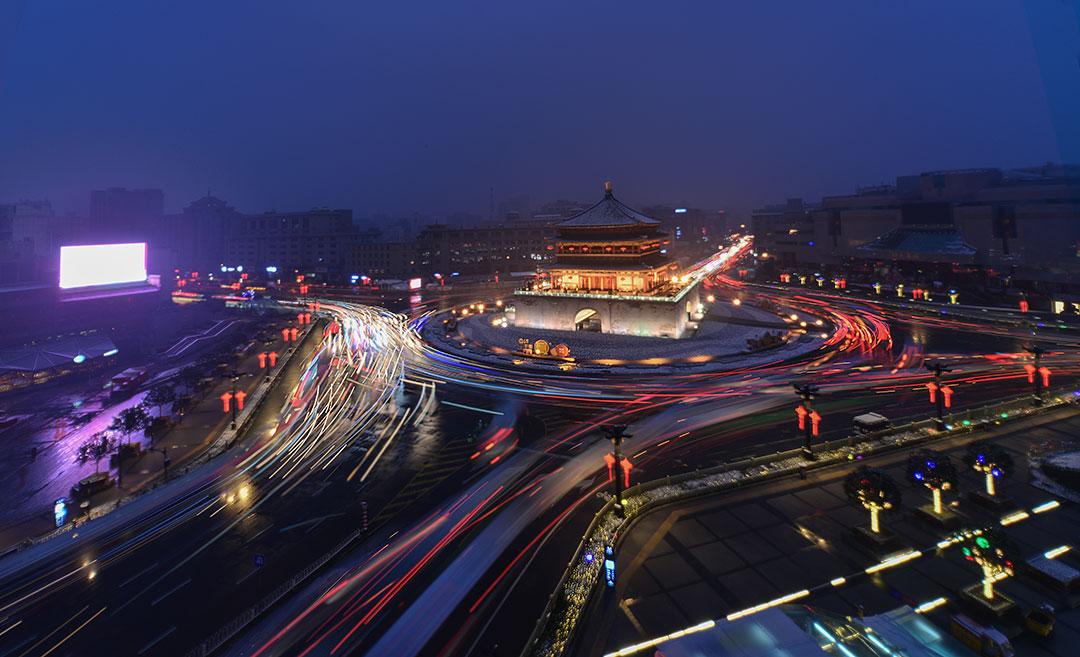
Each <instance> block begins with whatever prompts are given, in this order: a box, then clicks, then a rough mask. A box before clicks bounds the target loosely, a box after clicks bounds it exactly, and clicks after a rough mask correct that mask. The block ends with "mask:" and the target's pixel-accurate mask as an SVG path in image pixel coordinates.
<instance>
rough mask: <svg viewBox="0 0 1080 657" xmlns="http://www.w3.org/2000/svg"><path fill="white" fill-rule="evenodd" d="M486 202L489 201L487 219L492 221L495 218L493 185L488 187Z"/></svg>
mask: <svg viewBox="0 0 1080 657" xmlns="http://www.w3.org/2000/svg"><path fill="white" fill-rule="evenodd" d="M488 202H489V209H488V219H491V220H492V221H494V220H495V188H494V187H488Z"/></svg>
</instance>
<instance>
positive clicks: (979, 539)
mask: <svg viewBox="0 0 1080 657" xmlns="http://www.w3.org/2000/svg"><path fill="white" fill-rule="evenodd" d="M960 538H961V540H960V550H961V551H962V552H963V554H964V559H966V560H968V561H971V562H973V563H975V564H978V566H979V567H980V568H982V572H983V581H982V585H983V587H982V589H983V590H982V594H983V597H984V598H986V599H987V600H993V599H994V582H996V581H998V580H1001V579H1005V578H1006V577H1009V576H1011V575H1013V574H1014V573H1015V570H1014V569H1013V562H1012V556H1011V553H1012V551H1013V549H1012V543H1011V542H1010V541H1009V539H1008V537H1007V536H1006V535H1005V534H1004V532H1002V531H1001V530H1000V529H997V528H990V529H980V530H975V531H970V532H964V534H962V535H961V537H960Z"/></svg>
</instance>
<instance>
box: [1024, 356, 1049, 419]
mask: <svg viewBox="0 0 1080 657" xmlns="http://www.w3.org/2000/svg"><path fill="white" fill-rule="evenodd" d="M1025 349H1026V351H1027V352H1028V353H1029V354H1031V359H1032V362H1031V363H1027V364H1025V365H1024V370H1025V371H1026V372H1027V377H1028V383H1030V384H1031V385H1032V387H1033V388H1034V390H1035V400H1034V401H1035V405H1036V406H1042V405H1043V390H1044V389H1045V388H1047V387H1049V385H1050V368H1049V367H1043V366H1042V355H1043V354H1044V353H1046V350H1045V349H1043V348H1042V347H1040V346H1039V345H1032V346H1030V347H1026V348H1025Z"/></svg>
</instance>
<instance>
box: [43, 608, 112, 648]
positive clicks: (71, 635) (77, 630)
mask: <svg viewBox="0 0 1080 657" xmlns="http://www.w3.org/2000/svg"><path fill="white" fill-rule="evenodd" d="M84 608H85V607H84ZM106 609H107V607H102V608H101V609H98V610H97V613H96V614H94V615H93V616H91V617H90V618H87V619H86V621H85V622H84V623H83V624H82V625H80V626H78V627H76V628H75V629H74V630H72V631H71V633H70V634H68V635H67V636H66V637H64V638H63V639H60V641H59V643H57V644H56V645H55V646H53V647H52V648H49V649H48V650H46V651H45V652H43V653H41V657H47V656H48V655H49V654H50V653H51V652H52V651H54V650H56V649H57V648H59V647H60V646H62V645H64V642H65V641H67V640H68V639H70V638H71V637H73V636H75V635H76V634H77V633H78V632H79V630H81V629H82V628H84V627H86V626H87V625H89V624H90V622H91V621H93V620H94V619H95V618H97V617H98V616H100V615H101V614H102V613H104V611H105V610H106ZM80 613H81V612H80Z"/></svg>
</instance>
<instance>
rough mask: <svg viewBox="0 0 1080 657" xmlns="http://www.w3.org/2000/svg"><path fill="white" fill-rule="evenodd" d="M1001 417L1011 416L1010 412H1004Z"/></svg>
mask: <svg viewBox="0 0 1080 657" xmlns="http://www.w3.org/2000/svg"><path fill="white" fill-rule="evenodd" d="M1001 417H1003V418H1006V417H1009V414H1008V413H1002V414H1001Z"/></svg>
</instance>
